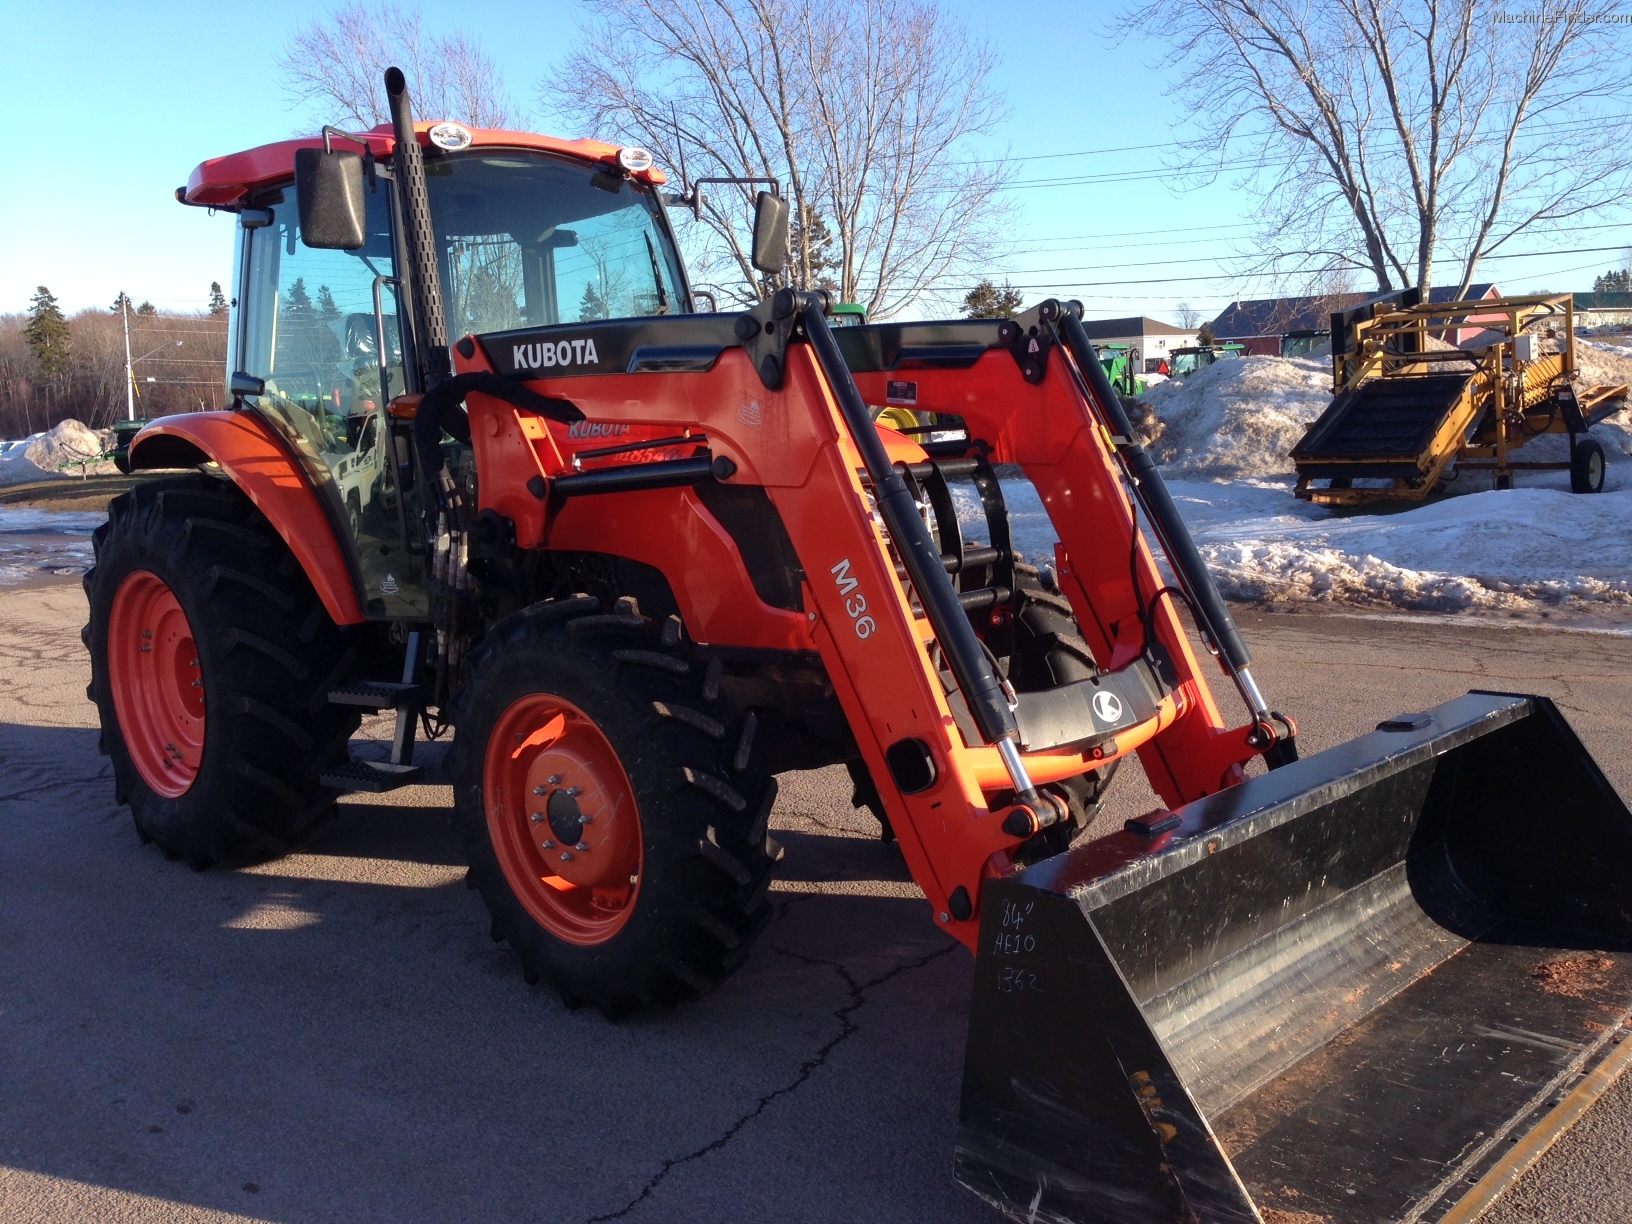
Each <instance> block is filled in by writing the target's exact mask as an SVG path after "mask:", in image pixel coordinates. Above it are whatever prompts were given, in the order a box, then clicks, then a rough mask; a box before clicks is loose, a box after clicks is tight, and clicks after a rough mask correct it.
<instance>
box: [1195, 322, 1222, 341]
mask: <svg viewBox="0 0 1632 1224" xmlns="http://www.w3.org/2000/svg"><path fill="white" fill-rule="evenodd" d="M1196 343H1197V344H1217V343H1218V339H1217V337H1215V336H1214V335H1213V325H1212V324H1211V323H1203V324H1202V325H1201V331H1200V332H1199V333H1198V334H1197V336H1196Z"/></svg>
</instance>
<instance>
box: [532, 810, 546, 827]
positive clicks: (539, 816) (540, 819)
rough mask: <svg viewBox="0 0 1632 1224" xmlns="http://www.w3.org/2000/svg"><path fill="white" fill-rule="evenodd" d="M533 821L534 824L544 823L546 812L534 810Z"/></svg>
mask: <svg viewBox="0 0 1632 1224" xmlns="http://www.w3.org/2000/svg"><path fill="white" fill-rule="evenodd" d="M533 823H534V824H542V823H544V813H543V812H534V813H533Z"/></svg>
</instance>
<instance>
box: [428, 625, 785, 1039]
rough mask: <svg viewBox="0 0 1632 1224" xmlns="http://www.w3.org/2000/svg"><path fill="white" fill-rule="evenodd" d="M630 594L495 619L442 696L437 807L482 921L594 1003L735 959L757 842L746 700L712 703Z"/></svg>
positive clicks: (527, 969)
mask: <svg viewBox="0 0 1632 1224" xmlns="http://www.w3.org/2000/svg"><path fill="white" fill-rule="evenodd" d="M631 604H632V601H627V602H625V601H620V608H619V610H618V611H617V612H615V613H612V614H603V613H601V611H600V608H601V605H600V602H599V601H598V600H596V599H594V598H591V597H589V596H578V597H575V598H572V599H566V600H560V601H554V602H550V603H543V604H538V605H535V606H533V607H531V608H527V609H525V610H524V611H522V612H518V613H516V614H515V615H513V616H511V617H509V618H507V619H506V620H504V621H501V622H500V623H499V624H498V625H496V626H495V627H494V628H493V630H492V632H491V633H490V634H489V635H488V636H487V638H486V640H485V641H484V642H483V643H482V644H481V645H480V646H478V647H477V648H476V650H474V651H473V652H472V653H471V655H470V657H469V660H468V664H467V668H468V670H467V671H466V673H465V677H464V681H463V683H462V685H461V688H460V692H459V696H458V697H457V698H456V699H455V701H454V703H453V715H454V722H455V728H456V729H455V733H454V742H453V757H452V768H453V778H454V813H455V815H454V820H455V825H456V827H457V829H458V831H459V834H460V837H461V839H462V840H463V842H464V846H465V850H466V853H467V855H468V856H469V861H470V872H471V882H472V884H473V885H474V886H475V888H476V889H477V890H478V891H480V893H481V894H482V899H483V900H484V901H485V902H486V903H487V907H488V910H489V912H490V913H491V914H492V918H493V936H494V938H495V939H502V940H506V941H508V942H509V944H510V946H511V947H512V948H513V949H514V951H515V953H516V955H517V957H518V958H519V959H520V961H521V966H522V972H523V975H524V976H525V977H526V978H527V980H529V981H532V980H534V979H536V978H539V977H542V978H543V979H545V981H547V982H548V983H549V984H550V985H551V986H553V987H554V988H555V989H556V990H557V991H558V992H559V993H560V994H561V997H562V998H563V999H564V1000H566V1002H567V1003H568V1004H569V1005H577V1004H579V1003H586V1002H587V1003H594V1004H596V1005H597V1006H599V1007H600V1008H601V1009H602V1010H603V1011H605V1012H606V1013H607V1014H608V1015H612V1016H616V1015H621V1014H622V1013H624V1012H627V1011H630V1010H632V1009H635V1008H640V1007H647V1006H652V1005H668V1004H673V1003H678V1002H682V1001H684V1000H686V999H690V998H694V997H696V996H698V995H701V994H703V993H705V992H706V991H708V990H710V989H712V988H713V987H714V986H715V985H716V984H717V983H718V982H719V981H721V980H722V979H723V978H724V977H726V976H727V975H728V974H729V973H730V972H731V971H732V970H734V969H735V968H736V967H737V966H738V965H739V964H741V963H742V961H743V959H744V958H745V957H746V956H747V953H748V947H749V945H750V943H751V942H752V941H753V939H754V937H755V935H757V934H758V932H759V930H760V928H761V927H762V926H763V925H764V923H765V920H766V918H767V917H768V916H769V913H770V907H769V904H768V903H767V901H766V897H765V894H766V890H767V889H768V887H769V885H770V880H771V871H772V865H773V858H772V854H773V848H774V844H773V843H772V842H771V841H770V838H769V836H768V834H767V831H766V822H767V820H768V818H769V815H770V808H771V804H772V802H773V801H774V799H775V796H776V784H775V781H774V780H773V779H771V778H769V777H767V776H764V775H762V774H760V773H758V772H757V771H755V770H754V769H752V767H751V765H750V763H749V758H750V757H751V754H752V741H753V726H754V723H753V721H752V715H745V716H743V717H742V718H735V717H733V716H732V714H731V713H730V712H728V711H726V710H724V709H722V708H720V707H719V706H718V705H717V704H715V699H716V698H717V696H718V693H717V691H715V690H714V689H713V688H712V687H711V686H710V685H709V683H708V680H707V671H706V669H705V668H704V667H703V666H702V665H701V662H700V661H699V660H697V659H696V658H694V657H693V656H691V654H690V652H689V651H687V650H686V649H685V648H684V647H683V646H682V644H681V643H680V642H679V641H678V634H673V633H671V634H665V635H663V636H661V637H660V636H659V635H658V634H657V633H656V632H655V631H654V630H653V627H652V626H651V625H650V623H649V622H648V621H646V620H645V619H644V618H643V617H641V616H639V615H637V614H635V613H634V611H633V609H632V607H631V606H630V605H631ZM572 787H576V793H573V794H567V793H566V792H567V791H568V789H569V788H572ZM575 839H576V840H575Z"/></svg>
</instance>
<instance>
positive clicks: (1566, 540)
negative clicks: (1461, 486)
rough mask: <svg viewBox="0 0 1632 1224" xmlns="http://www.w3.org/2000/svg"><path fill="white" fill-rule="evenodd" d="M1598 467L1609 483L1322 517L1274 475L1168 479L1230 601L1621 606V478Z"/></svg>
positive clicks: (1624, 572) (1421, 606)
mask: <svg viewBox="0 0 1632 1224" xmlns="http://www.w3.org/2000/svg"><path fill="white" fill-rule="evenodd" d="M1617 467H1624V465H1617ZM1611 471H1612V473H1613V485H1615V486H1620V487H1618V488H1616V487H1612V488H1611V491H1609V492H1605V493H1603V494H1600V495H1598V496H1592V497H1583V496H1580V495H1577V494H1573V493H1569V492H1566V491H1564V490H1561V489H1547V488H1518V489H1511V490H1504V491H1501V492H1494V491H1489V490H1487V491H1484V492H1478V493H1471V494H1468V495H1466V496H1461V497H1453V498H1447V499H1446V500H1444V501H1439V502H1433V503H1430V504H1428V505H1424V506H1418V507H1416V508H1414V509H1411V510H1407V511H1403V512H1399V513H1393V514H1352V515H1344V516H1338V515H1334V514H1332V513H1331V512H1330V511H1327V510H1323V509H1321V508H1319V507H1314V506H1310V505H1308V504H1306V503H1304V502H1299V501H1296V500H1295V499H1292V498H1290V497H1289V496H1288V493H1289V490H1288V489H1287V488H1286V487H1285V486H1281V485H1277V486H1268V487H1263V486H1259V487H1256V488H1243V487H1239V486H1237V487H1234V488H1231V487H1226V486H1217V485H1199V484H1183V483H1180V484H1176V485H1175V486H1174V496H1175V498H1176V499H1177V500H1178V502H1179V505H1180V508H1181V510H1182V511H1183V513H1184V514H1185V516H1186V518H1187V520H1189V521H1190V523H1191V525H1192V528H1193V530H1194V531H1195V535H1196V541H1197V543H1198V544H1199V545H1200V547H1201V551H1202V555H1203V556H1205V557H1206V558H1207V563H1208V565H1209V567H1210V568H1211V569H1212V571H1213V574H1214V576H1215V577H1216V578H1217V579H1218V582H1219V586H1220V587H1221V588H1222V589H1223V591H1224V594H1225V595H1226V596H1228V597H1229V598H1231V599H1235V600H1241V601H1251V602H1266V603H1282V602H1305V601H1313V602H1316V603H1325V604H1354V605H1368V604H1369V605H1384V606H1388V607H1395V608H1402V609H1410V610H1413V611H1428V612H1463V611H1472V610H1489V611H1507V612H1534V611H1539V610H1541V609H1543V608H1558V609H1563V610H1572V611H1576V612H1592V613H1599V614H1601V613H1606V612H1608V613H1621V612H1624V611H1625V610H1627V609H1629V608H1632V536H1629V535H1628V533H1627V532H1626V530H1625V523H1626V520H1627V516H1628V515H1629V514H1632V482H1628V480H1627V478H1626V476H1625V474H1624V473H1623V472H1621V471H1618V470H1616V468H1612V469H1611ZM1289 503H1290V504H1289Z"/></svg>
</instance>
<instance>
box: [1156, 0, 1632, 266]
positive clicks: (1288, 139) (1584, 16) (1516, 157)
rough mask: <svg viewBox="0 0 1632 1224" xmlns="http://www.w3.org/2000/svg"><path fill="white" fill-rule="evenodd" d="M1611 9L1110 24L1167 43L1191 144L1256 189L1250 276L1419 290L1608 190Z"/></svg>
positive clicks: (1225, 0)
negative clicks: (1319, 277)
mask: <svg viewBox="0 0 1632 1224" xmlns="http://www.w3.org/2000/svg"><path fill="white" fill-rule="evenodd" d="M1610 8H1611V6H1610V5H1607V4H1604V3H1600V2H1599V0H1570V2H1569V3H1565V4H1560V5H1558V6H1556V7H1553V6H1548V7H1545V8H1544V9H1542V10H1540V11H1539V15H1538V14H1536V13H1528V14H1527V13H1525V12H1522V11H1521V10H1520V9H1519V6H1517V5H1506V4H1503V3H1497V2H1493V0H1149V2H1148V3H1146V4H1145V5H1144V6H1143V7H1142V8H1140V9H1138V10H1137V11H1135V12H1133V13H1131V14H1130V15H1129V16H1128V17H1127V18H1126V19H1125V21H1124V31H1125V32H1130V33H1131V32H1145V31H1158V32H1160V34H1161V35H1162V38H1163V39H1164V41H1165V42H1166V43H1167V45H1169V46H1171V47H1172V48H1173V53H1172V61H1173V66H1174V67H1175V68H1177V69H1178V70H1179V71H1180V72H1181V73H1182V76H1181V82H1182V83H1181V84H1180V85H1179V86H1178V92H1179V94H1180V95H1181V97H1182V99H1183V101H1184V102H1185V103H1186V105H1187V108H1188V111H1189V117H1190V119H1191V120H1192V121H1193V122H1194V123H1195V125H1196V130H1197V131H1198V132H1199V133H1200V135H1199V138H1198V139H1197V140H1196V141H1195V142H1194V143H1193V144H1192V146H1191V147H1190V150H1189V152H1190V154H1191V155H1192V156H1193V155H1195V154H1197V153H1202V154H1206V155H1207V157H1205V158H1203V159H1202V164H1203V165H1204V166H1205V167H1206V168H1207V169H1208V170H1210V171H1211V172H1213V173H1217V172H1220V171H1224V170H1228V169H1231V168H1234V169H1242V168H1244V169H1245V171H1246V177H1245V180H1244V181H1245V182H1246V183H1247V184H1248V185H1249V186H1251V187H1254V188H1255V189H1257V190H1258V191H1259V192H1260V193H1261V198H1262V201H1263V204H1262V209H1261V212H1260V220H1261V222H1262V225H1261V234H1260V239H1261V245H1260V250H1261V252H1262V258H1261V259H1259V260H1258V261H1256V262H1255V264H1254V265H1253V267H1252V270H1253V271H1255V272H1267V273H1271V274H1274V273H1283V274H1287V273H1289V270H1290V269H1293V268H1295V269H1297V273H1296V274H1298V275H1307V274H1309V273H1310V272H1314V273H1317V274H1318V273H1319V272H1322V271H1338V270H1342V269H1350V270H1354V271H1357V272H1360V273H1362V274H1365V275H1367V276H1369V277H1371V278H1372V279H1374V280H1375V282H1376V285H1377V289H1378V290H1379V291H1380V292H1387V291H1389V290H1392V289H1395V288H1400V287H1408V286H1415V287H1418V288H1420V289H1421V290H1422V291H1423V292H1424V294H1426V293H1427V291H1428V289H1429V288H1430V287H1431V286H1432V285H1433V282H1434V265H1435V263H1436V262H1451V261H1454V262H1455V263H1457V264H1458V265H1460V266H1459V267H1458V269H1457V271H1456V274H1455V276H1454V278H1453V283H1455V284H1457V285H1458V290H1457V294H1456V296H1461V295H1462V294H1463V293H1466V292H1467V289H1468V286H1469V284H1470V283H1471V282H1472V280H1473V278H1474V276H1475V274H1476V273H1477V271H1478V268H1479V264H1480V261H1481V260H1483V259H1485V258H1487V257H1489V256H1491V255H1493V254H1495V253H1496V252H1497V251H1499V250H1500V249H1501V248H1502V247H1504V246H1505V245H1506V244H1507V243H1509V242H1510V241H1511V240H1512V239H1514V238H1515V237H1517V236H1518V235H1520V234H1524V233H1528V232H1531V231H1534V230H1537V229H1542V228H1545V227H1547V226H1549V225H1551V224H1555V223H1558V222H1561V221H1567V220H1570V219H1572V218H1581V217H1584V216H1586V215H1587V214H1591V213H1595V212H1599V211H1601V210H1604V209H1606V208H1608V207H1610V206H1611V205H1614V204H1617V203H1619V201H1620V200H1621V198H1622V197H1623V196H1624V194H1625V192H1626V189H1627V185H1628V179H1629V174H1628V172H1629V169H1632V140H1628V135H1629V134H1632V120H1629V115H1628V111H1627V108H1626V105H1625V103H1626V98H1627V94H1628V83H1627V78H1626V74H1625V71H1624V57H1623V56H1622V55H1620V54H1616V53H1614V51H1613V50H1612V49H1611V46H1610V44H1609V41H1608V40H1609V39H1610V38H1611V37H1612V33H1611V32H1612V30H1613V31H1616V32H1619V31H1620V30H1621V29H1622V27H1620V26H1612V25H1611V24H1610V23H1608V22H1605V21H1604V20H1603V18H1604V17H1605V16H1606V15H1607V14H1608V13H1609V11H1610ZM1243 151H1244V154H1245V155H1244V158H1243ZM1192 164H1194V163H1193V162H1192ZM1442 252H1443V253H1444V255H1445V257H1442Z"/></svg>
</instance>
